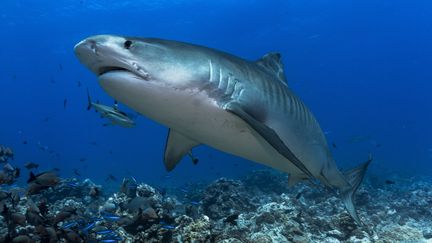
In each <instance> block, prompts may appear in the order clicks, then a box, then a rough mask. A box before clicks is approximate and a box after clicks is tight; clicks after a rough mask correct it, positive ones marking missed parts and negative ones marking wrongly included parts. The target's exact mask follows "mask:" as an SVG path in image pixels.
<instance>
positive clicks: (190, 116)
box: [74, 35, 371, 224]
mask: <svg viewBox="0 0 432 243" xmlns="http://www.w3.org/2000/svg"><path fill="white" fill-rule="evenodd" d="M74 51H75V54H76V56H77V57H78V59H79V60H80V62H81V63H82V64H84V65H85V66H86V67H87V68H89V69H90V70H91V71H92V72H93V73H95V74H96V75H97V77H98V80H99V84H100V85H101V86H102V88H103V89H104V90H105V91H106V92H107V93H108V94H109V95H111V96H112V97H113V98H114V99H116V100H118V101H120V102H122V103H124V104H126V105H127V106H129V107H130V108H132V109H134V110H135V111H137V112H139V113H141V114H142V115H144V116H146V117H148V118H150V119H152V120H154V121H157V122H159V123H161V124H163V125H165V126H167V127H168V128H169V131H168V136H167V142H166V146H165V152H164V163H165V167H166V169H167V170H168V171H170V170H172V169H174V167H175V166H176V165H177V164H178V162H179V161H180V160H181V159H182V158H183V157H184V156H186V155H187V154H188V153H189V152H190V151H191V150H192V148H194V147H195V146H198V145H200V144H206V145H208V146H211V147H213V148H216V149H218V150H221V151H224V152H226V153H230V154H233V155H236V156H239V157H242V158H245V159H248V160H252V161H255V162H258V163H261V164H264V165H267V166H270V167H272V168H275V169H277V170H280V171H283V172H286V173H288V174H289V181H288V184H289V185H294V184H296V183H297V182H298V181H301V180H310V181H313V182H316V181H317V180H318V181H320V182H321V183H323V184H324V185H325V186H327V187H329V188H331V189H332V190H333V191H335V192H337V193H338V194H339V195H340V196H341V198H342V200H343V202H344V204H345V207H346V209H347V211H348V213H349V214H350V215H351V217H352V218H353V219H354V220H355V221H356V222H357V223H358V224H361V221H360V218H359V217H358V215H357V211H356V209H355V207H354V204H353V196H354V194H355V192H356V190H357V188H358V187H359V185H360V183H361V181H362V179H363V177H364V175H365V172H366V169H367V167H368V165H369V163H370V162H371V159H369V160H368V161H366V162H365V163H363V164H361V165H359V166H358V167H356V168H354V169H351V170H349V171H347V172H345V173H342V172H341V171H340V170H339V169H338V168H337V166H336V163H335V160H334V159H333V156H332V154H331V151H330V149H329V147H328V144H327V141H326V139H325V136H324V134H323V131H322V129H321V128H320V125H319V124H318V122H317V120H316V119H315V117H314V115H313V114H312V113H311V111H310V110H309V109H308V108H307V107H306V105H305V104H304V103H303V102H302V101H301V100H300V98H299V97H298V96H297V95H295V94H294V92H293V91H292V90H291V89H290V88H289V86H288V84H287V81H286V78H285V74H284V69H283V64H282V62H281V55H280V54H279V53H268V54H266V55H264V56H263V57H262V58H260V59H259V60H257V61H248V60H245V59H242V58H239V57H236V56H234V55H231V54H228V53H225V52H222V51H218V50H215V49H211V48H208V47H204V46H199V45H194V44H188V43H184V42H178V41H171V40H162V39H156V38H135V37H123V36H114V35H96V36H91V37H89V38H87V39H84V40H82V41H81V42H79V43H78V44H77V45H76V46H75V48H74Z"/></svg>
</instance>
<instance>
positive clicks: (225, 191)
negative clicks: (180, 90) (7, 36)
mask: <svg viewBox="0 0 432 243" xmlns="http://www.w3.org/2000/svg"><path fill="white" fill-rule="evenodd" d="M2 149H3V148H2ZM2 151H3V150H2ZM28 183H29V184H28V187H29V188H30V187H31V186H32V184H37V185H38V186H41V185H42V186H43V188H39V189H40V190H37V191H30V190H29V188H27V190H26V189H25V188H20V187H6V188H3V189H2V190H1V191H0V206H1V216H0V218H1V220H0V242H220V243H228V242H230V243H234V242H383V243H384V242H404V241H410V242H431V241H432V230H431V229H432V189H431V188H432V187H431V185H432V181H431V179H430V178H416V179H412V180H408V181H407V180H398V181H396V182H395V183H390V184H389V183H387V184H386V183H381V184H377V183H376V182H374V183H373V184H372V183H370V182H369V181H368V180H366V182H365V183H364V185H363V186H362V187H361V188H360V189H359V191H358V195H357V196H356V204H357V205H358V212H359V215H360V217H361V219H362V220H363V223H364V225H357V224H355V223H354V221H353V220H352V219H351V218H350V216H349V215H348V214H347V213H346V211H345V210H344V207H343V204H342V202H341V200H340V199H339V198H337V197H336V195H335V194H334V193H333V192H330V191H328V190H326V189H325V188H319V187H311V186H310V185H307V184H301V183H300V184H298V185H296V186H294V187H292V188H287V186H286V183H287V178H286V176H285V175H284V174H281V173H278V172H274V171H271V170H264V171H255V172H252V173H250V174H249V175H247V176H246V177H245V178H244V179H242V180H232V179H225V178H220V179H218V180H216V181H214V182H213V183H211V184H209V185H206V186H205V185H203V184H199V185H196V186H194V185H188V186H187V189H185V188H184V187H182V188H178V189H177V190H170V191H169V192H166V191H165V190H162V189H159V188H157V187H152V186H150V185H148V184H145V183H138V182H137V181H136V180H135V179H134V178H133V177H130V178H125V179H123V182H122V183H121V185H120V188H119V190H118V192H116V193H113V194H107V193H106V192H105V190H104V188H103V187H101V186H98V185H96V184H94V183H93V182H92V181H91V180H90V179H86V180H84V181H79V180H77V179H74V178H72V179H60V178H58V177H57V176H56V175H55V173H53V172H51V171H49V172H43V173H39V174H37V175H34V174H31V178H30V179H29V182H28ZM178 191H181V193H177V192H178ZM30 192H31V193H30Z"/></svg>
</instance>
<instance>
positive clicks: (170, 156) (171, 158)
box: [164, 129, 199, 171]
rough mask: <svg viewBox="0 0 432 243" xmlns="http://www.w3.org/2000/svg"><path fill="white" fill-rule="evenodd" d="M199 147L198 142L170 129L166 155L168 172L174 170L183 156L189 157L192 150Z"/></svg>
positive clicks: (165, 160) (165, 161)
mask: <svg viewBox="0 0 432 243" xmlns="http://www.w3.org/2000/svg"><path fill="white" fill-rule="evenodd" d="M197 145H199V143H198V142H196V141H194V140H192V139H190V138H188V137H186V136H184V135H182V134H180V133H178V132H176V131H175V130H172V129H169V130H168V137H167V142H166V145H165V154H164V163H165V168H166V170H167V171H171V170H173V169H174V167H175V166H176V165H177V163H178V162H179V161H180V160H181V159H182V158H183V156H185V155H187V154H188V153H189V152H190V151H191V149H192V148H193V147H195V146H197Z"/></svg>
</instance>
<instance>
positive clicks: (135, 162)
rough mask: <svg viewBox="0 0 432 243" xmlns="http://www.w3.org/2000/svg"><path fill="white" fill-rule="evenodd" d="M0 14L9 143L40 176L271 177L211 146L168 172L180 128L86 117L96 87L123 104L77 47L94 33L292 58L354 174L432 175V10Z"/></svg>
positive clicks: (82, 5)
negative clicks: (357, 170) (168, 144)
mask: <svg viewBox="0 0 432 243" xmlns="http://www.w3.org/2000/svg"><path fill="white" fill-rule="evenodd" d="M0 6H1V7H0V30H1V33H2V34H1V35H0V36H1V39H0V43H1V45H2V48H1V52H0V71H1V78H0V84H1V86H0V104H1V105H0V107H1V108H0V109H1V110H0V111H1V115H0V117H1V119H0V121H1V123H0V124H1V126H0V144H3V145H6V146H9V147H12V148H13V149H14V152H15V160H14V164H15V165H18V166H22V165H23V164H24V163H26V162H28V161H33V162H37V163H39V164H40V167H41V168H40V171H43V170H48V169H51V168H54V167H56V168H59V169H60V170H61V176H62V177H76V175H75V174H74V170H75V169H76V170H78V171H79V172H80V174H81V178H91V179H92V180H93V181H95V182H97V183H105V178H106V177H107V176H108V175H109V174H112V175H114V176H115V177H116V178H119V179H120V178H122V177H124V176H127V175H133V176H134V177H136V178H137V180H139V181H145V182H147V183H154V184H164V185H179V184H183V183H187V182H197V181H211V180H214V179H216V178H219V177H229V178H236V177H240V176H242V175H244V174H246V173H247V172H248V171H251V170H255V169H257V168H263V166H260V165H258V164H255V163H252V162H249V161H245V160H243V159H240V158H238V157H235V156H230V155H227V154H224V153H222V152H219V151H216V150H214V149H211V148H208V147H206V146H201V147H199V148H198V149H195V150H194V153H195V154H196V156H197V157H198V158H199V159H200V162H199V163H198V165H193V164H192V162H191V161H190V160H189V159H188V158H185V159H184V161H183V162H182V163H181V164H180V165H179V166H178V167H177V168H176V169H175V170H174V171H173V172H171V173H169V174H168V173H167V172H166V171H165V169H164V166H163V163H162V156H163V150H164V146H165V145H164V144H165V140H166V135H167V128H165V127H163V126H161V125H159V124H157V123H155V122H153V121H151V120H149V119H147V118H145V117H139V118H138V119H137V124H138V125H137V127H136V128H132V129H126V128H122V127H117V126H103V124H104V123H105V121H104V120H102V119H101V118H100V117H99V114H96V113H94V112H93V111H90V112H89V111H87V110H86V106H87V97H86V88H88V89H89V90H90V93H91V95H92V98H93V99H94V100H96V99H97V100H100V101H101V102H102V103H104V104H113V99H112V98H111V97H109V96H108V95H107V94H106V93H105V92H103V90H102V89H101V88H100V87H99V85H98V83H97V80H96V77H95V76H94V75H93V74H92V73H90V72H89V71H88V70H87V69H86V68H85V67H83V66H82V65H81V64H80V63H79V62H78V60H77V59H76V57H75V55H74V53H73V46H74V45H75V44H76V43H77V42H79V41H80V40H82V39H84V38H86V37H88V36H90V35H95V34H116V35H127V36H144V37H158V38H165V39H173V40H179V41H185V42H191V43H196V44H200V45H205V46H208V47H212V48H216V49H220V50H223V51H226V52H229V53H232V54H234V55H238V56H240V57H243V58H246V59H250V60H255V59H258V58H260V57H261V56H263V55H264V54H265V53H267V52H269V51H278V52H280V53H281V54H282V58H283V62H284V64H285V71H286V75H287V79H288V85H289V86H290V87H291V88H292V89H293V90H294V91H295V92H296V93H297V94H298V96H300V97H301V98H302V99H303V101H304V102H305V103H306V104H307V105H308V106H309V108H310V109H311V110H312V111H313V113H314V114H315V116H316V117H317V119H318V121H319V122H320V124H321V126H322V128H323V130H324V131H325V133H326V135H327V138H328V141H329V143H330V144H333V145H334V146H332V150H333V153H334V156H335V157H336V160H337V162H338V165H339V166H340V167H342V168H350V167H352V166H354V165H356V164H358V163H359V162H361V161H364V160H366V158H367V156H368V154H369V153H372V154H373V155H374V158H375V160H374V163H373V164H372V165H371V168H370V170H369V171H370V173H373V174H376V175H382V174H384V175H386V174H388V173H400V174H403V175H407V176H412V175H428V174H429V175H430V173H431V172H432V165H431V164H432V128H431V124H432V102H431V100H432V99H431V94H430V93H431V91H432V83H431V80H432V71H431V70H432V69H431V67H432V45H431V43H432V2H430V1H422V0H419V1H402V0H384V1H372V0H366V1H324V0H313V1H291V0H290V1H286V0H274V1H256V0H244V1H228V0H222V1H195V0H178V1H166V0H165V1H142V0H136V1H113V0H104V1H99V0H97V1H96V0H95V1H90V0H81V1H71V0H64V1H35V0H26V1H24V0H3V1H2V2H1V3H0ZM79 83H80V84H81V86H79ZM65 99H67V102H66V108H64V101H65ZM121 107H122V108H123V109H126V110H127V108H126V107H124V106H122V105H121ZM23 181H24V179H23ZM115 186H116V187H117V186H118V183H116V184H115Z"/></svg>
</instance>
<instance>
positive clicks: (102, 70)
mask: <svg viewBox="0 0 432 243" xmlns="http://www.w3.org/2000/svg"><path fill="white" fill-rule="evenodd" d="M127 66H129V67H127ZM131 67H132V68H131ZM111 72H128V73H132V74H134V75H135V76H137V77H139V78H140V79H142V80H144V81H150V80H151V77H150V74H149V73H148V72H147V71H145V70H144V69H143V68H142V67H141V66H139V65H138V64H137V63H136V62H132V64H131V65H124V66H101V67H99V68H98V69H97V73H96V75H97V76H98V77H99V78H102V77H103V76H104V75H106V74H109V73H111Z"/></svg>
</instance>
